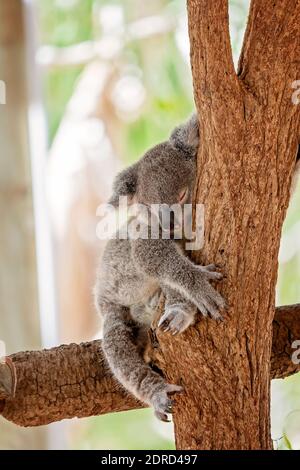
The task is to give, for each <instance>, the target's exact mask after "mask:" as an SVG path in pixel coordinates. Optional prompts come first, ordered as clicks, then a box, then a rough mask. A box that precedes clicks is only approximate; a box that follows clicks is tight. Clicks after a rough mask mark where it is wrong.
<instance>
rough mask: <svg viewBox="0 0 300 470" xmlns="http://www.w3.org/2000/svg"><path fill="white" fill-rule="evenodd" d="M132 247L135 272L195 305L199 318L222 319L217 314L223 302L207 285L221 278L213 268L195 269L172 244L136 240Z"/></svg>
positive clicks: (168, 242)
mask: <svg viewBox="0 0 300 470" xmlns="http://www.w3.org/2000/svg"><path fill="white" fill-rule="evenodd" d="M132 244H133V249H132V252H133V259H134V262H135V264H136V266H137V269H138V270H140V271H142V272H144V273H145V274H147V275H148V276H151V277H152V278H154V279H157V280H158V282H159V283H160V285H161V286H168V287H169V288H171V289H173V290H175V291H177V292H179V293H180V294H181V295H182V296H184V297H185V298H186V299H187V300H189V301H190V302H192V303H194V304H195V305H196V307H197V308H198V309H199V310H200V312H201V313H202V315H204V316H207V315H208V314H209V315H210V316H211V317H212V318H215V319H221V318H222V317H221V315H220V312H219V310H220V309H222V308H224V307H225V301H224V299H223V298H222V296H221V295H220V294H219V292H217V291H216V290H215V289H214V288H213V287H212V286H211V284H210V282H209V281H210V280H219V279H221V278H222V275H221V274H220V273H219V272H216V271H215V266H214V265H209V266H197V265H195V264H194V263H192V261H190V260H189V259H188V258H187V257H185V256H184V254H183V253H182V252H181V251H180V249H179V248H178V247H177V245H176V243H175V242H173V241H172V240H162V239H159V240H151V239H148V240H141V239H137V240H134V241H132Z"/></svg>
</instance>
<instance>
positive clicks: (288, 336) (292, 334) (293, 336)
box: [271, 304, 300, 379]
mask: <svg viewBox="0 0 300 470" xmlns="http://www.w3.org/2000/svg"><path fill="white" fill-rule="evenodd" d="M295 340H300V304H296V305H287V306H284V307H277V308H276V313H275V317H274V320H273V343H272V356H271V379H284V378H285V377H288V376H289V375H292V374H295V373H296V372H299V371H300V364H294V363H293V361H292V354H293V353H294V352H295V351H296V350H295V349H294V348H292V344H293V342H294V341H295ZM298 349H299V347H298ZM298 356H299V360H300V354H299V355H298Z"/></svg>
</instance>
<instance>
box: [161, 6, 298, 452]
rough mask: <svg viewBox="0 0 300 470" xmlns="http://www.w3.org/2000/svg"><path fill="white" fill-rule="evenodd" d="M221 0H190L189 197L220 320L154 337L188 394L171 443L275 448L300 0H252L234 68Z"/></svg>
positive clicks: (201, 259) (293, 156)
mask: <svg viewBox="0 0 300 470" xmlns="http://www.w3.org/2000/svg"><path fill="white" fill-rule="evenodd" d="M227 3H228V2H227V1H226V0H216V1H214V2H207V1H205V0H188V2H187V4H188V14H189V32H190V42H191V63H192V71H193V78H194V91H195V100H196V105H197V108H198V111H199V116H200V134H201V138H202V139H201V148H200V150H199V155H198V184H197V191H196V196H195V201H196V202H198V203H204V204H205V234H206V236H205V246H204V249H203V250H201V252H199V253H195V254H194V259H195V260H196V261H198V262H202V263H204V264H207V263H211V262H216V263H217V264H219V265H220V266H221V267H222V270H223V272H224V273H225V275H226V279H225V280H224V281H223V282H222V283H221V286H220V288H221V291H222V294H223V295H224V296H225V298H226V299H227V302H228V311H227V313H226V314H225V319H226V321H225V322H223V323H221V324H218V323H214V322H213V321H210V320H204V321H202V322H200V323H199V325H197V326H196V327H194V328H190V329H189V330H188V331H187V332H186V333H184V334H183V335H182V336H180V337H178V338H175V339H174V338H173V337H168V336H167V335H160V336H159V341H160V346H161V350H162V355H163V357H164V364H165V367H166V368H165V372H166V374H167V376H168V378H169V379H170V380H171V381H172V382H174V383H182V384H183V386H184V387H185V393H184V394H183V395H182V396H180V397H178V400H177V407H176V409H175V415H174V421H175V436H176V445H177V448H178V449H271V448H272V442H271V437H270V411H269V409H270V364H271V362H270V357H271V341H272V321H273V317H274V312H275V285H276V279H277V264H278V263H277V257H278V249H279V241H280V235H281V227H282V223H283V220H284V217H285V213H286V209H287V206H288V201H289V192H290V182H291V174H292V172H293V169H294V166H295V160H296V151H297V148H298V142H299V118H300V112H299V110H300V108H299V107H297V106H295V105H294V104H293V103H292V99H291V98H292V88H291V86H292V82H293V81H294V80H295V79H296V78H297V74H298V73H299V62H298V60H299V59H298V53H299V46H300V30H299V22H300V2H299V1H290V0H280V1H279V0H272V1H270V0H253V1H252V4H251V11H250V17H249V20H248V27H247V31H246V35H245V40H244V46H243V51H242V54H241V59H240V64H239V71H238V74H236V73H235V70H234V66H233V61H232V55H231V47H230V39H229V32H228V4H227Z"/></svg>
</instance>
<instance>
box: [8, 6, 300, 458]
mask: <svg viewBox="0 0 300 470" xmlns="http://www.w3.org/2000/svg"><path fill="white" fill-rule="evenodd" d="M187 7H188V17H189V35H190V43H191V65H192V73H193V80H194V94H195V102H196V107H197V110H198V113H199V120H200V134H201V145H200V149H199V155H198V175H197V189H196V192H195V198H194V202H196V203H204V205H205V244H204V248H203V249H201V250H200V251H199V252H194V253H193V256H194V259H195V260H196V261H197V262H201V263H203V264H208V263H211V262H215V263H217V264H218V265H219V266H220V267H221V269H222V271H223V272H224V274H225V278H224V280H223V281H222V282H221V283H220V284H219V285H218V289H221V291H222V294H223V295H224V297H225V298H226V299H227V304H228V309H227V312H226V313H225V321H224V322H222V323H216V322H213V321H212V320H209V319H201V320H200V321H199V322H198V323H197V324H196V325H195V326H193V327H191V328H189V329H188V330H187V331H186V332H185V333H183V334H182V335H180V336H178V337H176V338H174V337H173V336H170V335H168V334H161V333H158V332H157V334H156V332H155V330H154V331H153V332H152V334H151V335H150V336H151V338H152V341H153V350H152V355H153V360H154V362H155V363H156V366H157V367H159V368H160V369H161V371H162V373H163V374H165V375H166V377H167V378H168V379H169V380H170V381H171V382H172V383H180V384H182V385H183V386H184V393H183V394H181V395H178V396H177V397H176V405H175V410H174V424H175V439H176V446H177V448H178V449H271V448H272V441H271V435H270V381H271V379H272V378H283V377H286V376H288V375H291V374H293V373H295V372H297V371H298V370H300V366H299V365H298V364H296V363H294V362H293V361H292V359H291V355H292V352H293V349H292V343H293V341H294V340H295V339H300V306H297V305H295V306H290V307H281V308H277V309H276V310H275V286H276V279H277V270H278V261H277V259H278V250H279V243H280V236H281V228H282V224H283V221H284V218H285V214H286V210H287V207H288V203H289V198H290V186H291V180H292V175H293V172H294V169H295V164H296V157H297V153H298V148H299V138H300V105H297V100H295V99H292V97H293V93H294V92H295V89H294V88H293V83H294V82H295V81H296V80H297V79H300V58H299V51H300V28H299V24H300V1H299V0H252V2H251V7H250V12H249V18H248V25H247V29H246V33H245V38H244V44H243V48H242V52H241V56H240V61H239V66H238V71H237V72H236V71H235V68H234V64H233V60H232V51H231V46H230V36H229V27H228V2H227V0H214V1H209V2H207V1H206V0H188V2H187ZM11 359H12V361H13V364H14V367H15V371H16V375H17V389H16V394H15V396H14V397H13V396H12V384H11V370H12V366H11V367H9V365H3V366H2V368H1V371H2V379H1V380H2V384H4V382H5V384H6V386H5V390H4V389H3V391H2V392H1V396H0V397H1V398H2V400H1V401H0V412H1V414H2V415H3V416H4V417H5V418H7V419H9V420H11V421H13V422H15V423H16V424H20V425H23V426H33V425H41V424H46V423H49V422H52V421H57V420H61V419H64V418H70V417H74V416H90V415H95V414H103V413H109V412H113V411H121V410H128V409H133V408H137V407H142V406H143V405H142V404H140V403H138V402H137V401H136V400H135V399H134V398H133V397H131V396H129V395H128V393H126V392H125V391H123V390H122V389H121V388H120V387H119V386H118V384H116V382H115V380H114V378H113V377H112V376H111V374H110V372H109V370H108V368H107V366H106V365H105V362H104V359H103V355H102V352H101V342H100V341H96V342H93V343H87V344H82V345H70V346H60V347H58V348H54V349H52V350H49V351H41V352H26V353H18V354H15V355H13V356H11Z"/></svg>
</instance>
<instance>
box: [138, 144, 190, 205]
mask: <svg viewBox="0 0 300 470" xmlns="http://www.w3.org/2000/svg"><path fill="white" fill-rule="evenodd" d="M195 174H196V162H195V158H191V156H187V155H186V154H184V153H183V152H182V151H180V150H178V149H176V148H174V147H173V146H172V145H171V144H170V143H169V142H164V143H162V144H159V145H157V146H156V147H154V148H152V149H151V150H149V151H148V152H147V153H146V154H145V155H144V156H143V158H142V159H141V160H140V161H139V162H138V171H137V180H136V192H135V195H134V198H133V199H134V201H135V202H138V203H140V204H145V205H151V204H168V205H170V206H171V205H173V204H181V205H183V204H185V203H188V202H190V201H191V197H192V191H193V185H194V179H195Z"/></svg>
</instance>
